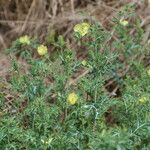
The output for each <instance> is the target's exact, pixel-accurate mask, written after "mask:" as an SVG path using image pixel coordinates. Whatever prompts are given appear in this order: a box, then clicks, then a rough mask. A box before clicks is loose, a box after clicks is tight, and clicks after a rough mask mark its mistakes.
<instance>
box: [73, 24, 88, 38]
mask: <svg viewBox="0 0 150 150" xmlns="http://www.w3.org/2000/svg"><path fill="white" fill-rule="evenodd" d="M89 28H90V25H89V24H88V23H85V22H83V23H80V24H76V25H75V26H74V28H73V29H74V32H78V33H79V34H80V35H81V36H82V37H83V36H84V35H86V34H87V33H88V31H89Z"/></svg>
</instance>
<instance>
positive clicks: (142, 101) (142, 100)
mask: <svg viewBox="0 0 150 150" xmlns="http://www.w3.org/2000/svg"><path fill="white" fill-rule="evenodd" d="M146 100H147V98H146V97H142V98H140V99H139V102H140V103H142V104H143V103H145V102H146Z"/></svg>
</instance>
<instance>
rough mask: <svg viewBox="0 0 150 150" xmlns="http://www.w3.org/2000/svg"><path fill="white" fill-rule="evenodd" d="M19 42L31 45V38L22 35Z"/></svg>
mask: <svg viewBox="0 0 150 150" xmlns="http://www.w3.org/2000/svg"><path fill="white" fill-rule="evenodd" d="M19 42H20V43H21V44H27V45H29V44H30V38H29V36H27V35H25V36H22V37H20V38H19Z"/></svg>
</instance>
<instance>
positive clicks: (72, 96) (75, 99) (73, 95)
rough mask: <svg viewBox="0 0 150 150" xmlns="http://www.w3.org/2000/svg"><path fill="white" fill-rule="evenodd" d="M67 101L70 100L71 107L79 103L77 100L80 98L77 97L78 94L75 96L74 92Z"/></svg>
mask: <svg viewBox="0 0 150 150" xmlns="http://www.w3.org/2000/svg"><path fill="white" fill-rule="evenodd" d="M67 100H68V103H69V104H70V105H74V104H75V103H76V102H77V100H78V96H77V94H75V93H74V92H73V93H70V94H69V95H68V98H67Z"/></svg>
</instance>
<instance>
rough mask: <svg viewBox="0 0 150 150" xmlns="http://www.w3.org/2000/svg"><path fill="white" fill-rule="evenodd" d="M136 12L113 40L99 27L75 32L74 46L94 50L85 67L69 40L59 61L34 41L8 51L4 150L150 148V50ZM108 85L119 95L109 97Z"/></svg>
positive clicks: (122, 20)
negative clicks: (10, 62) (118, 92)
mask: <svg viewBox="0 0 150 150" xmlns="http://www.w3.org/2000/svg"><path fill="white" fill-rule="evenodd" d="M132 9H133V8H132V6H130V5H129V6H127V7H126V8H125V10H123V11H121V13H120V14H119V15H118V16H117V17H116V18H117V19H116V18H115V19H114V20H113V21H114V26H113V32H110V31H107V30H106V29H105V28H103V27H102V26H101V25H100V24H99V23H97V22H93V23H81V24H78V25H76V26H75V28H74V31H75V32H74V37H75V39H76V40H77V42H81V44H82V45H84V46H85V47H86V49H88V56H87V59H86V60H78V59H77V58H76V53H75V51H74V50H72V49H70V48H68V47H67V45H66V43H65V40H64V39H63V37H62V36H59V38H58V40H57V41H56V42H55V43H54V46H55V47H56V48H57V50H58V53H57V54H58V55H55V59H54V58H53V54H49V52H48V48H47V47H46V46H44V45H43V44H42V45H41V44H39V42H38V40H35V39H31V38H29V37H28V36H24V37H21V38H20V39H19V40H16V41H15V42H14V43H13V45H12V47H10V48H9V49H7V52H8V53H10V56H11V59H12V69H11V70H10V77H9V80H8V81H7V82H8V83H7V84H8V85H7V90H8V91H9V95H11V98H10V97H8V95H7V93H5V92H4V91H5V90H6V89H5V88H4V87H3V86H1V87H0V88H1V91H2V92H1V94H0V149H1V150H21V149H23V150H29V149H30V150H35V149H37V150H51V149H52V150H62V149H64V150H91V149H92V150H116V149H117V150H126V149H129V150H133V149H137V150H138V149H139V150H141V149H142V150H148V149H149V148H150V144H149V139H150V126H149V125H150V122H149V120H150V112H149V107H150V74H149V72H150V71H149V69H148V68H146V66H147V62H148V60H149V58H150V53H149V51H150V44H149V43H143V38H144V33H145V31H144V30H143V29H142V28H141V27H140V20H139V19H135V20H134V19H133V18H135V14H134V13H133V11H132ZM127 12H128V13H127ZM130 20H133V21H131V22H130ZM133 28H134V33H132V34H131V32H132V30H133ZM36 50H37V51H36ZM16 56H17V57H20V58H22V59H23V60H24V61H25V62H26V66H27V69H25V68H24V66H23V65H22V64H20V63H19V62H18V61H17V59H16V58H17V57H16ZM145 60H147V61H145ZM79 69H81V70H82V72H81V73H80V74H79V75H78V76H77V78H75V79H72V76H73V75H74V74H75V73H76V72H77V71H78V70H79ZM110 79H111V80H110ZM109 81H112V84H113V83H114V85H116V88H115V89H118V90H119V91H120V94H117V91H115V89H114V88H111V89H109V90H108V86H109V85H110V84H109ZM1 85H2V84H1ZM8 106H9V107H8Z"/></svg>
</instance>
